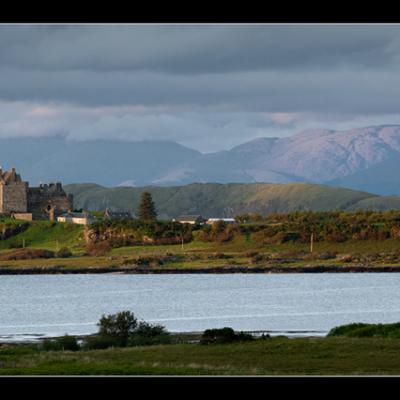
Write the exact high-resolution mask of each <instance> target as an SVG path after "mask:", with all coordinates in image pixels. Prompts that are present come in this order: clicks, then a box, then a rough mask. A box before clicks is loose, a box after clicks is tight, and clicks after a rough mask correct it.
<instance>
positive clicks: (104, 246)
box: [86, 240, 112, 257]
mask: <svg viewBox="0 0 400 400" xmlns="http://www.w3.org/2000/svg"><path fill="white" fill-rule="evenodd" d="M111 249H112V247H111V245H110V243H109V242H108V241H107V240H103V241H101V242H98V243H89V244H87V245H86V253H87V254H88V255H91V256H95V257H99V256H104V255H105V254H107V253H108V252H109V251H111Z"/></svg>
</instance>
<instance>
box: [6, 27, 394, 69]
mask: <svg viewBox="0 0 400 400" xmlns="http://www.w3.org/2000/svg"><path fill="white" fill-rule="evenodd" d="M399 37H400V26H393V25H388V26H368V25H358V26H348V25H343V26H340V25H327V26H321V25H310V26H301V25H250V26H249V25H236V26H232V25H204V26H201V25H200V26H199V25H194V26H192V25H183V26H177V25H167V26H153V25H144V26H143V25H117V26H113V25H111V26H108V25H104V26H101V25H100V26H98V25H86V26H81V25H76V26H34V27H29V26H1V27H0V55H1V60H2V61H1V63H2V64H3V65H9V66H13V67H18V68H26V69H29V68H39V69H56V70H57V69H58V70H68V69H89V70H112V71H115V70H127V69H128V70H143V69H144V70H150V71H158V72H168V73H204V72H209V73H213V72H226V71H243V70H244V71H247V70H250V71H252V70H260V69H263V70H264V69H277V68H279V69H282V68H283V69H296V68H304V67H309V68H314V67H316V66H317V67H318V66H324V67H330V66H332V64H333V65H338V64H339V65H340V64H343V65H364V66H382V65H383V66H384V65H387V64H388V63H392V62H396V54H397V50H398V46H397V45H396V43H398V40H399Z"/></svg>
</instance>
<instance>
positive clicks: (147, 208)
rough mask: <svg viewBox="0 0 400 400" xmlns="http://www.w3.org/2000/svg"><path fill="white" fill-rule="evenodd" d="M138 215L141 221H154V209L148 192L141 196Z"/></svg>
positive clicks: (155, 214) (155, 215)
mask: <svg viewBox="0 0 400 400" xmlns="http://www.w3.org/2000/svg"><path fill="white" fill-rule="evenodd" d="M138 215H139V218H140V219H141V220H143V221H154V220H155V219H156V218H157V213H156V208H155V205H154V202H153V199H152V197H151V194H150V193H149V192H143V194H142V197H141V199H140V205H139V212H138Z"/></svg>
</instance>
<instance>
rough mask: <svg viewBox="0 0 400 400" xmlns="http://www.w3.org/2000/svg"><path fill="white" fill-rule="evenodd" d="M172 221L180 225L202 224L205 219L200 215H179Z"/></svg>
mask: <svg viewBox="0 0 400 400" xmlns="http://www.w3.org/2000/svg"><path fill="white" fill-rule="evenodd" d="M172 221H176V222H180V223H181V224H191V225H194V224H204V223H205V222H206V221H207V219H206V218H203V217H202V216H201V215H180V216H179V217H178V218H174V219H173V220H172Z"/></svg>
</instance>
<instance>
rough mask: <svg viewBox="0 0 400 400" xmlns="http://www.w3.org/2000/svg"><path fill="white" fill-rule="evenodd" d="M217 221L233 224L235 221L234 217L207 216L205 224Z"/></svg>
mask: <svg viewBox="0 0 400 400" xmlns="http://www.w3.org/2000/svg"><path fill="white" fill-rule="evenodd" d="M218 221H223V222H225V223H226V224H233V223H234V222H236V221H235V218H208V220H207V222H206V224H208V225H212V224H214V223H215V222H218Z"/></svg>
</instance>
